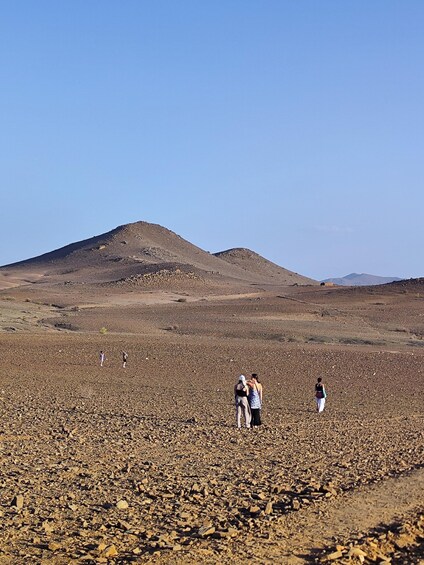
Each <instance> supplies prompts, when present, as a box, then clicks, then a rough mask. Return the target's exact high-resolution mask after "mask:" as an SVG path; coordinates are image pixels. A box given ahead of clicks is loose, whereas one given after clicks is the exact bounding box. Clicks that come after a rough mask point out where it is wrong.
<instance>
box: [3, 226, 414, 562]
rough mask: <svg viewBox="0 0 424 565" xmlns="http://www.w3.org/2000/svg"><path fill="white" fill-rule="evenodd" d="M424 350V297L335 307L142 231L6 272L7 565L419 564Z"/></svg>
mask: <svg viewBox="0 0 424 565" xmlns="http://www.w3.org/2000/svg"><path fill="white" fill-rule="evenodd" d="M423 338H424V279H415V280H409V281H402V282H399V283H392V284H389V285H383V286H378V287H361V288H354V287H351V288H349V287H347V288H345V287H344V288H338V287H334V288H328V287H322V286H320V285H319V284H317V283H316V282H315V281H311V280H310V279H306V278H305V277H302V276H300V275H298V274H296V273H292V272H290V271H287V270H286V269H283V268H281V267H278V266H276V265H274V264H272V263H270V262H268V261H266V260H265V259H263V258H261V257H260V256H258V255H256V254H255V253H253V252H251V251H249V250H244V249H243V250H237V249H236V250H234V249H233V250H229V251H226V252H222V253H218V254H216V255H213V254H209V253H207V252H205V251H202V250H200V249H198V248H196V247H194V246H192V245H191V244H189V243H188V242H185V241H184V240H182V239H181V238H179V237H178V236H176V235H175V234H172V232H169V231H168V230H165V229H164V228H161V227H160V226H152V225H151V224H146V223H144V222H140V223H137V224H131V225H129V226H122V227H120V228H117V229H116V230H113V231H112V232H109V233H108V234H104V235H103V236H97V237H96V238H93V239H92V240H86V241H84V242H79V243H77V244H73V245H71V246H67V247H66V248H63V249H62V250H57V251H55V252H53V253H51V254H46V255H45V256H41V257H39V258H34V259H32V260H29V261H24V262H22V263H18V264H15V265H9V266H5V267H2V268H0V370H1V383H0V401H1V402H0V410H1V420H0V457H1V471H0V523H1V529H0V563H1V564H3V563H4V564H13V565H14V564H17V565H19V564H33V563H34V564H37V563H40V564H67V563H81V564H82V563H86V564H96V563H111V564H118V563H119V564H120V563H158V564H164V563H170V564H179V563H184V564H185V563H187V564H196V563H211V564H213V563H224V564H225V563H246V562H252V563H282V564H285V563H287V564H302V563H306V564H307V563H320V562H328V563H392V564H401V563H402V564H413V563H423V562H424V561H423V560H424V517H423V513H424V512H423V511H424V465H423V463H424V426H423V423H424V402H423V400H424V394H423V390H424V339H423ZM100 350H103V351H104V352H105V354H106V361H105V364H104V366H103V367H100V363H99V352H100ZM123 350H125V351H127V352H128V355H129V357H128V363H127V367H126V368H123V367H122V362H121V355H122V351H123ZM252 372H256V373H258V374H259V376H260V378H261V381H262V384H263V388H264V405H263V410H262V418H263V425H262V426H261V427H260V428H258V429H254V430H250V429H246V428H243V429H241V430H238V429H237V428H236V426H235V414H234V398H233V387H234V384H235V382H236V381H237V379H238V376H239V375H240V374H241V373H243V374H246V375H250V373H252ZM318 376H322V377H323V380H324V382H325V385H326V388H327V391H328V399H327V404H326V408H325V411H324V412H323V413H320V414H318V413H317V412H316V410H315V404H314V397H313V389H314V384H315V381H316V378H317V377H318Z"/></svg>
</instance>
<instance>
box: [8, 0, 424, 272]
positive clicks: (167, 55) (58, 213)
mask: <svg viewBox="0 0 424 565" xmlns="http://www.w3.org/2000/svg"><path fill="white" fill-rule="evenodd" d="M423 30H424V2H423V1H422V0H416V1H414V0H178V1H177V0H115V1H111V0H67V1H66V0H65V1H61V2H58V1H57V0H6V1H4V2H2V3H1V6H0V77H1V88H0V108H1V112H0V187H1V188H0V190H1V206H0V242H1V243H0V265H4V264H7V263H11V262H13V261H18V260H22V259H27V258H30V257H33V256H35V255H39V254H41V253H44V252H47V251H51V250H53V249H57V248H58V247H62V246H63V245H66V244H68V243H73V242H75V241H79V240H82V239H86V238H88V237H92V236H94V235H99V234H101V233H104V232H106V231H109V230H111V229H113V228H115V227H116V226H118V225H121V224H125V223H128V222H134V221H138V220H144V221H148V222H153V223H158V224H160V225H162V226H164V227H167V228H169V229H171V230H172V231H174V232H176V233H178V234H179V235H180V236H182V237H183V238H185V239H187V240H189V241H190V242H191V243H194V244H196V245H198V246H200V247H202V248H203V249H205V250H207V251H211V252H216V251H222V250H224V249H228V248H231V247H248V248H250V249H252V250H253V251H256V252H257V253H260V254H261V255H263V256H264V257H266V258H267V259H270V260H272V261H274V262H276V263H278V264H279V265H281V266H283V267H285V268H288V269H291V270H294V271H296V272H298V273H301V274H303V275H307V276H310V277H313V278H316V279H323V278H326V277H330V276H342V275H346V274H348V273H351V272H359V273H361V272H366V273H372V274H376V275H382V276H400V277H405V278H409V277H418V276H424V264H423V258H424V251H423V248H424V243H423V235H424V229H423V212H424V182H423V181H424V117H423V116H424V112H423V107H424V106H423V105H424V32H423Z"/></svg>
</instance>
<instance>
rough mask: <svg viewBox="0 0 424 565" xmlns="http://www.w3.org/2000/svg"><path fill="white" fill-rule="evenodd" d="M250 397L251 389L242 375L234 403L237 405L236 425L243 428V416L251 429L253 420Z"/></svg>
mask: <svg viewBox="0 0 424 565" xmlns="http://www.w3.org/2000/svg"><path fill="white" fill-rule="evenodd" d="M248 395H249V387H248V386H247V382H246V377H245V376H244V375H240V377H239V380H238V382H237V383H236V385H235V386H234V401H235V405H236V424H237V427H238V428H239V429H240V428H241V417H242V415H243V419H244V423H245V426H246V428H250V421H251V419H252V416H251V413H250V406H249V401H248V400H247V397H248Z"/></svg>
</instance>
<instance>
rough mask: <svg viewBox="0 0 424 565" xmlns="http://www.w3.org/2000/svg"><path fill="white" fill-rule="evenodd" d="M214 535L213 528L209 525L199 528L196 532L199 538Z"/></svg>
mask: <svg viewBox="0 0 424 565" xmlns="http://www.w3.org/2000/svg"><path fill="white" fill-rule="evenodd" d="M214 533H215V527H214V526H209V525H206V526H202V527H201V528H199V531H198V534H199V536H201V537H206V536H211V535H212V534H214Z"/></svg>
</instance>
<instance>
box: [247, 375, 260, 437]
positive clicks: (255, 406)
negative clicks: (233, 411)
mask: <svg viewBox="0 0 424 565" xmlns="http://www.w3.org/2000/svg"><path fill="white" fill-rule="evenodd" d="M247 384H248V386H249V397H248V400H249V404H250V412H251V414H252V421H251V426H252V428H255V427H256V426H260V425H261V424H262V422H261V408H262V385H261V383H260V382H259V377H258V375H257V374H256V373H252V376H251V377H250V379H249V381H248V383H247Z"/></svg>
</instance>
